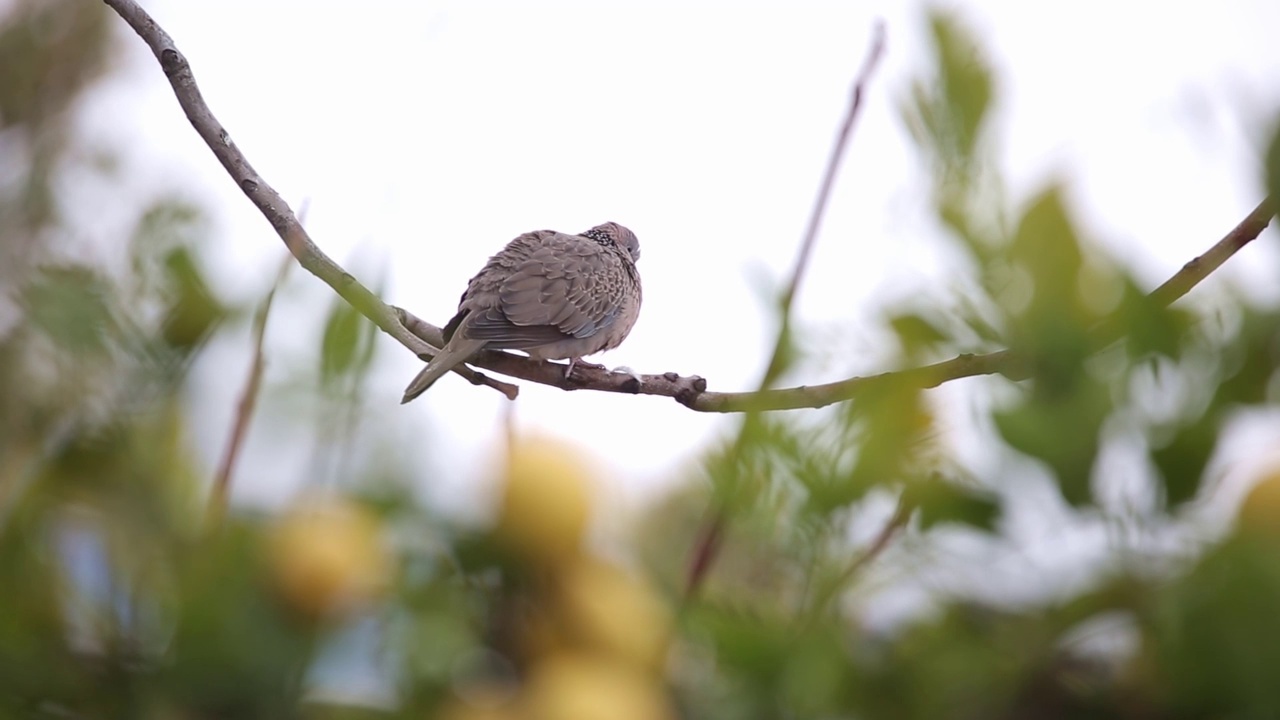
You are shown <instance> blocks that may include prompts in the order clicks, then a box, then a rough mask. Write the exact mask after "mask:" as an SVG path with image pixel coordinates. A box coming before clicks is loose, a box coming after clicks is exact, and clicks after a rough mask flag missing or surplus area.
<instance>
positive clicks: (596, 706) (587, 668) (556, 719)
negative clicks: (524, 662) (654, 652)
mask: <svg viewBox="0 0 1280 720" xmlns="http://www.w3.org/2000/svg"><path fill="white" fill-rule="evenodd" d="M521 709H522V710H523V711H524V712H523V714H522V715H523V717H524V718H526V720H673V719H674V717H675V714H674V713H673V711H672V708H671V706H670V704H669V702H668V700H667V697H666V694H665V693H664V691H663V689H662V688H661V687H660V686H659V684H658V683H657V682H656V681H654V680H653V679H652V678H650V677H649V676H647V675H645V674H644V673H641V672H637V671H636V670H633V669H631V668H629V667H627V666H626V665H622V664H619V663H616V662H612V661H610V660H609V659H608V658H601V657H596V656H592V655H581V654H570V655H558V656H554V657H550V658H547V659H545V660H543V661H542V662H540V663H538V665H536V666H535V667H534V669H533V672H532V673H531V675H530V677H529V681H528V683H527V684H526V686H525V689H524V695H523V697H522V698H521Z"/></svg>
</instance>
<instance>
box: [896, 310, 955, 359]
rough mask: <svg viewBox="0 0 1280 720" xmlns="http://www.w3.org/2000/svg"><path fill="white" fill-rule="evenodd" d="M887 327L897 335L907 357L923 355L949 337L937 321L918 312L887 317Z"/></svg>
mask: <svg viewBox="0 0 1280 720" xmlns="http://www.w3.org/2000/svg"><path fill="white" fill-rule="evenodd" d="M889 327H891V328H893V331H894V333H895V334H897V336H898V342H900V343H901V344H902V349H903V353H904V354H905V355H906V356H907V357H908V358H920V357H924V356H925V355H926V354H927V353H928V352H929V351H931V350H934V349H935V348H937V347H938V346H940V345H942V344H944V343H946V342H947V341H948V340H950V338H949V337H948V335H947V333H945V332H943V330H942V329H941V328H939V327H938V325H937V323H935V322H934V321H932V320H930V319H928V318H926V317H924V315H922V314H920V313H903V314H900V315H894V316H892V317H890V318H889Z"/></svg>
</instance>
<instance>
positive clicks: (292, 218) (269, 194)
mask: <svg viewBox="0 0 1280 720" xmlns="http://www.w3.org/2000/svg"><path fill="white" fill-rule="evenodd" d="M103 2H105V3H106V4H107V5H108V6H109V7H110V8H111V9H112V10H115V11H116V14H118V15H119V16H120V17H121V19H123V20H124V21H125V22H126V23H128V24H129V27H131V28H133V30H134V32H136V33H138V36H139V37H141V38H142V40H143V42H145V43H146V44H147V46H148V47H150V48H151V52H152V53H154V54H155V56H156V59H157V60H159V61H160V67H161V68H163V70H164V74H165V77H167V78H168V79H169V85H170V86H172V87H173V94H174V95H175V96H176V97H177V98H178V104H179V105H181V106H182V111H183V112H184V113H185V114H186V116H187V120H189V121H190V122H191V126H192V127H193V128H195V130H196V132H197V133H199V135H200V138H201V139H203V140H204V142H205V144H206V145H208V146H209V149H210V150H212V151H213V154H214V156H215V157H217V158H218V162H220V163H222V167H223V168H224V169H225V170H226V171H227V174H228V175H230V176H231V179H232V180H235V182H236V184H237V185H238V186H239V187H240V190H241V191H243V192H244V194H245V195H246V196H247V197H248V198H249V201H250V202H252V203H253V204H254V206H256V207H257V208H258V210H259V212H261V213H262V215H263V216H264V217H265V218H266V219H267V222H269V223H271V227H272V228H274V229H275V231H276V234H278V235H279V236H280V238H281V239H282V240H284V244H285V247H287V248H289V252H290V253H291V254H292V255H293V256H294V257H295V258H297V260H298V264H300V265H302V267H303V268H305V269H306V270H307V272H310V273H311V274H312V275H315V276H316V277H318V278H320V279H321V280H323V281H324V282H325V283H326V284H327V285H329V287H331V288H333V290H334V292H336V293H338V295H340V296H342V298H343V299H344V300H346V301H347V302H348V303H350V304H351V307H353V308H355V309H356V310H357V311H359V312H360V314H361V315H364V316H365V317H366V318H368V319H369V320H370V321H372V322H373V324H375V325H377V326H378V327H379V328H380V329H381V330H382V331H383V332H385V333H387V334H388V335H390V336H391V337H393V338H395V339H396V340H398V341H399V342H400V344H402V345H404V346H405V347H407V348H409V349H410V350H411V351H413V353H414V354H415V355H417V356H418V357H422V358H426V357H431V356H432V355H434V354H435V349H434V348H433V347H430V346H427V345H426V344H425V343H423V341H422V339H421V338H419V337H418V336H416V335H414V334H413V333H411V332H409V331H408V330H407V329H405V327H404V326H403V325H401V324H400V322H399V320H398V319H397V317H396V314H395V312H394V311H393V310H392V309H391V307H390V306H388V305H387V304H386V303H384V302H382V300H381V299H379V298H378V296H376V295H374V294H373V293H372V292H370V291H369V289H368V288H366V287H365V286H364V285H362V284H360V282H359V281H358V280H356V279H355V277H353V276H352V275H351V273H348V272H347V271H346V270H344V269H343V268H342V266H340V265H338V264H337V263H336V262H334V261H333V259H331V258H330V257H329V256H328V255H326V254H325V253H324V251H323V250H321V249H320V248H319V247H318V246H317V245H316V244H315V242H313V241H312V240H311V236H310V235H308V234H307V231H306V229H305V228H303V227H302V224H301V223H300V222H298V218H297V216H296V215H294V213H293V211H292V210H291V209H290V208H289V204H288V203H286V202H285V201H284V198H282V197H280V194H279V193H277V192H276V191H275V190H274V189H273V188H272V187H271V186H270V185H268V184H267V181H266V180H263V179H262V176H261V175H259V174H258V172H257V171H256V170H254V169H253V166H252V165H250V164H249V160H248V159H247V158H245V156H244V154H243V153H241V152H240V148H238V147H236V144H235V143H234V142H232V141H231V135H230V134H229V133H228V132H227V130H226V128H224V127H223V126H222V123H220V122H218V119H217V118H216V117H214V114H213V111H212V110H210V109H209V106H208V105H207V104H206V103H205V101H204V97H203V96H202V95H201V93H200V88H199V87H198V86H197V85H196V79H195V75H194V74H192V72H191V66H190V65H189V64H188V63H187V58H186V57H185V56H184V55H183V54H182V53H181V52H179V51H178V48H177V46H176V45H175V44H174V42H173V38H171V37H169V34H168V33H166V32H165V31H164V29H163V28H161V27H160V25H159V24H157V23H156V21H155V20H154V19H152V17H151V16H150V15H148V14H147V11H146V10H143V9H142V8H141V7H140V6H139V5H138V4H137V3H136V2H134V1H133V0H103ZM435 347H439V345H436V346H435ZM455 369H456V370H459V371H460V373H459V374H461V375H463V376H464V377H466V378H467V379H468V380H470V381H471V382H472V383H473V384H476V385H487V386H489V387H492V388H494V389H495V390H498V391H499V392H501V393H502V394H504V395H506V396H507V397H508V398H510V399H512V400H514V399H515V396H516V393H517V392H519V390H518V388H516V387H515V386H513V385H510V384H507V383H503V382H500V381H497V380H493V379H491V378H487V377H485V376H483V375H481V374H479V373H476V372H475V371H474V370H471V369H470V368H465V367H461V366H459V367H458V368H455Z"/></svg>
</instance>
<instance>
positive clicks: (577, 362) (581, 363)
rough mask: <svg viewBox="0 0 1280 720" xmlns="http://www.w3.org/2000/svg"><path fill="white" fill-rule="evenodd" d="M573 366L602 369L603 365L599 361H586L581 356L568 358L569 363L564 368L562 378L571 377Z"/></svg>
mask: <svg viewBox="0 0 1280 720" xmlns="http://www.w3.org/2000/svg"><path fill="white" fill-rule="evenodd" d="M574 368H591V369H592V370H604V369H605V367H604V366H603V365H601V364H599V363H593V362H587V361H586V360H583V359H582V358H569V364H568V365H566V366H565V368H564V379H565V380H571V379H573V370H574Z"/></svg>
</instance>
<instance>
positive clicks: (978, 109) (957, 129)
mask: <svg viewBox="0 0 1280 720" xmlns="http://www.w3.org/2000/svg"><path fill="white" fill-rule="evenodd" d="M929 28H930V30H931V31H932V33H933V42H934V47H935V49H936V51H937V53H938V74H939V80H940V81H941V87H942V97H941V99H942V101H943V102H944V103H945V105H944V106H945V108H946V115H945V122H946V125H945V126H944V127H942V128H939V129H940V130H945V132H946V133H947V136H948V139H949V141H950V144H951V150H952V152H953V153H954V154H955V156H956V157H958V158H965V159H969V158H972V157H973V156H974V155H975V151H976V148H977V145H978V141H979V138H980V134H981V131H982V126H983V122H984V120H985V119H986V116H987V110H988V109H989V108H990V106H991V98H992V95H993V91H992V79H991V68H990V67H988V66H987V63H986V60H985V58H983V57H982V53H981V52H980V51H979V47H978V43H977V42H976V41H975V40H974V39H973V36H972V35H971V33H970V31H969V30H968V28H966V27H964V25H962V24H961V22H960V21H959V19H958V18H957V17H955V16H953V15H948V14H946V13H945V12H942V11H939V10H934V11H932V12H931V14H930V17H929Z"/></svg>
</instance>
